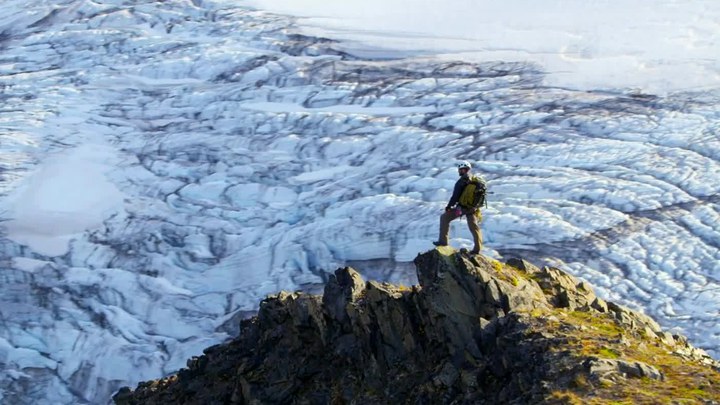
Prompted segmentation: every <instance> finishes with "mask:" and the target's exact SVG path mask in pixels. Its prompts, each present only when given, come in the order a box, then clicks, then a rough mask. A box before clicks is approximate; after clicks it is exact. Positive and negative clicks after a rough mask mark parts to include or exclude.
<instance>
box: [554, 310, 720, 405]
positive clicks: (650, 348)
mask: <svg viewBox="0 0 720 405" xmlns="http://www.w3.org/2000/svg"><path fill="white" fill-rule="evenodd" d="M554 312H555V313H556V314H558V315H559V317H558V318H559V319H558V321H557V322H553V324H552V328H553V330H555V331H557V332H556V333H557V334H560V335H562V337H564V338H565V339H566V340H567V344H566V345H564V346H563V347H556V348H553V350H556V351H558V352H560V351H569V352H570V353H571V355H572V356H573V357H575V358H577V360H578V362H580V361H583V359H586V358H587V357H589V356H595V357H601V358H607V359H623V360H627V361H631V362H632V361H641V362H643V363H646V364H649V365H651V366H654V367H656V368H657V369H658V370H660V372H662V373H663V375H664V377H665V379H664V380H663V381H659V380H653V379H650V378H627V379H623V378H620V379H618V380H617V381H616V382H615V383H606V382H604V381H602V380H601V381H596V380H589V381H588V380H586V379H582V378H580V379H578V378H577V377H576V378H574V379H573V380H571V381H570V382H569V384H568V387H567V389H564V390H555V391H553V392H552V393H551V394H550V396H549V398H548V399H549V400H550V401H551V402H553V403H556V402H561V403H568V404H574V403H582V404H637V403H641V404H665V403H673V404H684V403H687V404H696V403H704V402H708V401H720V384H717V383H716V381H720V372H718V371H717V370H714V369H712V368H710V367H708V366H704V365H702V364H699V363H697V362H693V361H689V360H684V359H683V358H681V357H680V356H678V355H675V354H673V353H671V352H670V351H669V350H668V347H667V346H665V345H663V344H661V343H659V342H657V341H655V340H653V339H648V338H645V337H643V336H642V335H641V333H640V331H633V330H630V329H623V328H621V327H619V326H618V325H617V324H616V323H615V321H614V319H613V318H612V317H610V316H609V315H607V314H603V313H597V312H581V311H566V310H558V311H554ZM563 315H565V316H563ZM540 319H542V318H540ZM546 327H547V326H546Z"/></svg>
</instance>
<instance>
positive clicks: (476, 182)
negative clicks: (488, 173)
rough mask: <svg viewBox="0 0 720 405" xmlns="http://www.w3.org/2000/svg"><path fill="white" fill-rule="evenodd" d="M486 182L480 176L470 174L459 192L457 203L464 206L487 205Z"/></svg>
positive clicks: (476, 206) (477, 207)
mask: <svg viewBox="0 0 720 405" xmlns="http://www.w3.org/2000/svg"><path fill="white" fill-rule="evenodd" d="M486 195H487V183H486V182H485V180H484V179H483V178H482V177H480V176H471V177H470V178H469V179H468V183H467V185H466V186H465V188H464V189H463V191H462V193H461V194H460V200H459V203H460V205H461V206H462V207H465V208H476V209H479V208H480V207H482V206H483V205H485V206H487V201H486V198H485V197H486Z"/></svg>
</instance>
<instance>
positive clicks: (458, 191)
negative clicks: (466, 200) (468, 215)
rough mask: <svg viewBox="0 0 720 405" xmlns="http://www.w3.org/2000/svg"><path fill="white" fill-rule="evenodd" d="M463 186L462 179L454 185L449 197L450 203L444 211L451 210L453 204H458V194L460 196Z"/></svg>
mask: <svg viewBox="0 0 720 405" xmlns="http://www.w3.org/2000/svg"><path fill="white" fill-rule="evenodd" d="M464 186H465V182H464V181H463V179H460V180H458V181H457V182H456V183H455V188H454V189H453V193H452V197H450V202H449V203H448V205H447V207H445V209H450V208H452V207H453V206H455V204H457V203H458V201H460V194H462V191H463V188H465V187H464Z"/></svg>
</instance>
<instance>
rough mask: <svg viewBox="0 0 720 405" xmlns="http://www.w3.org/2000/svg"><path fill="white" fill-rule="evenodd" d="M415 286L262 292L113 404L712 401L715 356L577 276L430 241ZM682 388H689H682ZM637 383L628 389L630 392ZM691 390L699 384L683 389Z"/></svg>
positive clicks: (340, 282) (348, 284)
mask: <svg viewBox="0 0 720 405" xmlns="http://www.w3.org/2000/svg"><path fill="white" fill-rule="evenodd" d="M415 264H416V266H417V273H418V274H417V275H418V280H419V284H420V285H419V286H412V287H406V286H395V285H391V284H386V283H380V282H376V281H368V282H364V281H363V280H362V278H361V277H360V275H359V273H358V272H357V271H355V270H353V269H352V268H347V267H346V268H341V269H338V270H337V271H336V272H335V274H334V275H332V276H331V277H330V279H329V281H328V283H327V284H326V286H325V291H324V294H323V296H322V297H321V296H316V295H309V294H305V293H300V292H294V293H288V292H280V293H278V294H276V295H272V296H269V297H267V298H266V299H265V300H264V301H263V302H262V303H261V305H260V309H259V311H258V314H257V316H256V317H253V318H251V319H247V320H244V321H242V324H241V333H240V336H239V337H238V338H237V339H235V340H233V341H231V342H229V343H227V344H224V345H218V346H214V347H211V348H208V349H206V350H205V354H204V355H203V356H200V357H196V358H193V359H191V360H189V361H188V367H187V368H186V369H183V370H181V371H180V372H179V373H178V374H177V375H174V376H171V377H168V378H165V379H162V380H159V381H151V382H146V383H142V384H140V385H139V386H138V387H137V389H136V390H135V391H131V390H130V389H129V388H124V389H122V390H120V391H119V392H118V393H117V394H116V395H115V397H114V399H115V401H116V402H117V403H118V404H141V403H142V404H161V403H173V404H175V403H203V404H214V403H217V404H220V403H237V404H265V403H268V404H269V403H272V404H283V403H285V404H326V403H327V404H331V403H332V404H345V403H347V404H350V403H363V404H384V403H413V404H441V403H458V404H461V403H480V404H482V403H488V404H495V403H518V404H520V403H545V402H572V401H575V400H577V398H582V399H583V400H582V402H588V403H592V402H593V401H600V402H602V401H604V400H614V399H617V398H626V399H627V398H630V399H631V400H639V401H650V402H653V401H660V402H662V399H663V398H665V399H667V398H670V395H672V397H677V398H685V399H688V400H691V401H713V400H715V401H717V400H718V399H719V398H720V386H719V385H718V384H717V383H716V382H715V381H718V378H719V377H720V373H718V369H719V367H718V363H717V362H715V361H714V360H713V359H711V358H710V357H708V356H707V355H706V354H704V353H703V352H702V351H700V350H698V349H695V348H692V346H690V345H689V344H688V343H687V341H686V340H684V339H683V338H682V337H680V336H677V335H675V336H673V335H670V334H667V333H665V332H663V331H662V330H661V328H660V327H659V326H658V325H657V323H655V322H654V321H653V320H652V319H650V318H649V317H647V316H645V315H643V314H640V313H637V312H635V311H632V310H630V309H628V308H625V307H622V306H620V305H617V304H614V303H609V302H605V301H603V300H602V299H600V298H598V297H597V296H595V294H594V292H593V291H592V288H591V287H590V286H589V285H587V283H585V282H582V281H579V280H578V279H576V278H575V277H573V276H571V275H569V274H567V273H564V272H563V271H561V270H559V269H556V268H549V267H545V268H538V267H536V266H534V265H532V264H530V263H528V262H526V261H523V260H510V261H509V262H508V263H500V262H498V261H495V260H493V259H489V258H487V257H484V256H481V255H477V256H469V255H465V254H462V253H457V252H455V251H453V250H452V249H450V248H439V249H437V250H433V251H430V252H427V253H424V254H421V255H419V256H418V257H417V258H416V259H415ZM688 384H690V386H691V387H693V388H692V390H688V389H687V388H686V387H687V386H688ZM638 387H640V388H638ZM697 387H701V388H697Z"/></svg>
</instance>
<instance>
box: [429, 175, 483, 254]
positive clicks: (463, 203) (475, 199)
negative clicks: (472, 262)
mask: <svg viewBox="0 0 720 405" xmlns="http://www.w3.org/2000/svg"><path fill="white" fill-rule="evenodd" d="M457 167H458V174H459V175H460V178H459V179H458V181H457V182H456V183H455V188H454V189H453V193H452V197H450V202H449V203H448V205H447V207H445V213H444V214H442V215H441V216H440V238H439V240H438V241H435V242H433V245H435V246H447V244H448V237H449V236H450V222H451V221H452V220H454V219H456V218H460V217H461V216H463V215H465V216H466V217H467V222H468V228H470V233H471V234H472V236H473V240H474V242H475V247H473V250H472V251H471V252H470V253H472V254H478V253H480V248H481V247H482V235H481V234H480V225H479V224H478V222H479V221H480V220H481V219H482V214H481V213H480V207H481V206H482V205H483V204H484V203H485V193H486V190H487V184H486V183H485V180H483V178H482V177H480V176H474V175H471V174H470V170H471V169H472V166H471V165H470V163H469V162H467V161H463V162H460V163H459V164H458V166H457Z"/></svg>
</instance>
